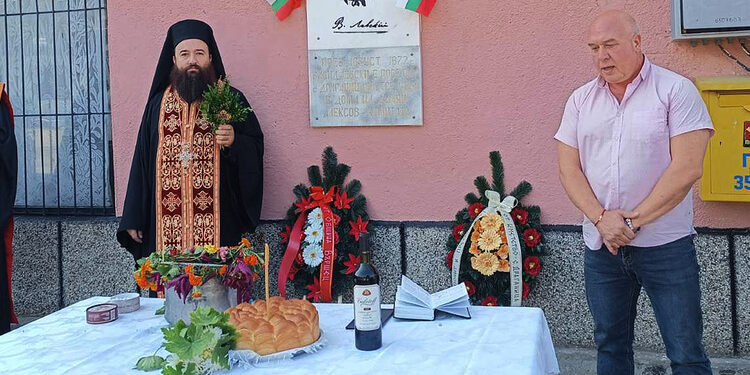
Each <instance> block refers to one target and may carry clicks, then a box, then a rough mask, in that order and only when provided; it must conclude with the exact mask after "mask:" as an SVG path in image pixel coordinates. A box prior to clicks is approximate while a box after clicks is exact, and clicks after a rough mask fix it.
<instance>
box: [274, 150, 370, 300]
mask: <svg viewBox="0 0 750 375" xmlns="http://www.w3.org/2000/svg"><path fill="white" fill-rule="evenodd" d="M322 166H323V173H322V175H321V170H320V167H318V166H317V165H312V166H310V167H309V168H307V176H308V179H309V180H310V186H309V187H308V186H307V185H304V184H300V185H297V186H295V187H294V189H293V190H292V191H293V193H294V195H295V197H296V202H295V203H294V204H292V206H291V207H289V210H288V211H287V214H286V227H285V228H284V230H283V231H282V232H281V237H282V244H287V243H288V242H289V236H290V235H291V231H292V227H293V226H294V223H295V222H296V221H297V219H298V216H299V215H301V214H302V213H303V212H305V211H306V212H311V210H306V209H305V207H306V206H307V205H308V204H309V202H310V201H311V200H312V199H313V198H312V192H311V189H314V188H322V190H323V191H324V192H329V193H331V192H332V195H333V197H334V199H333V201H332V202H331V203H330V204H329V207H330V208H331V210H332V211H333V214H334V223H335V228H336V229H335V235H334V240H335V241H334V242H335V255H334V258H335V259H334V263H333V283H332V286H331V295H332V296H333V298H334V299H335V298H336V297H337V296H341V295H343V294H344V292H345V291H346V290H348V289H349V288H351V285H352V276H353V274H354V271H355V270H356V268H357V266H359V262H360V257H359V239H360V234H361V233H368V232H367V226H368V224H369V220H370V217H369V216H368V214H367V199H366V198H365V196H364V195H362V194H360V191H361V190H362V183H360V182H359V180H356V179H355V180H351V181H349V182H348V183H346V184H345V182H346V178H347V176H348V175H349V172H350V171H351V167H349V166H348V165H346V164H343V163H339V162H338V156H337V155H336V153H335V152H334V151H333V148H332V147H330V146H329V147H326V149H325V150H324V151H323V162H322ZM308 237H309V236H305V235H304V234H303V237H302V241H300V243H301V245H300V249H299V251H298V253H297V257H296V259H295V262H294V265H293V266H292V269H291V272H290V273H289V277H288V281H291V282H293V283H294V285H295V286H296V287H297V289H298V290H299V289H301V290H306V291H307V295H306V298H307V299H308V300H311V301H316V302H317V301H319V300H320V298H321V294H320V282H319V275H320V265H316V266H311V265H309V264H308V263H307V259H306V258H305V256H304V252H305V249H306V244H307V239H308Z"/></svg>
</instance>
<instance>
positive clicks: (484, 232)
mask: <svg viewBox="0 0 750 375" xmlns="http://www.w3.org/2000/svg"><path fill="white" fill-rule="evenodd" d="M490 164H491V166H492V183H491V184H490V182H489V181H488V180H487V178H485V177H484V176H479V177H477V178H476V179H475V180H474V185H475V186H476V188H477V190H478V192H479V195H477V194H475V193H469V194H467V195H466V196H465V197H464V199H465V201H466V203H467V207H466V208H464V209H462V210H461V211H459V212H458V213H457V214H456V218H455V221H454V222H453V227H452V232H451V234H450V236H449V238H448V241H447V242H446V247H447V249H448V254H447V256H446V259H445V260H446V264H447V266H448V268H449V269H451V270H452V269H453V268H454V266H456V269H455V272H457V276H458V278H457V279H458V282H463V283H465V285H466V288H467V292H468V294H469V298H470V299H471V302H472V303H473V304H476V305H478V304H481V305H487V306H497V305H503V306H508V305H510V304H511V298H512V297H511V273H512V270H511V263H512V258H511V257H512V254H511V252H512V251H511V249H512V248H513V247H514V245H515V247H517V250H516V251H517V256H518V258H517V259H518V262H517V265H516V267H518V274H519V275H520V279H521V280H519V292H520V293H519V294H520V298H522V299H524V300H525V299H527V298H528V296H529V292H530V290H532V288H533V286H534V284H535V283H536V278H537V276H539V272H540V270H541V261H540V258H539V255H541V254H543V253H544V251H545V249H546V246H545V244H544V241H543V234H542V229H541V222H540V213H541V211H540V208H539V207H538V206H525V205H523V204H522V203H520V202H521V200H522V199H523V198H524V197H526V195H528V194H529V193H530V192H531V184H529V183H528V182H526V181H523V182H521V183H520V184H519V185H518V186H517V187H516V188H515V189H513V191H511V192H510V193H509V194H507V195H506V192H505V182H504V167H503V163H502V160H501V157H500V153H499V152H497V151H493V152H491V153H490ZM488 192H489V193H488ZM488 196H495V197H499V198H500V200H503V203H505V202H514V203H517V204H516V205H515V206H514V207H507V205H505V206H503V205H500V206H501V207H504V209H506V210H507V214H508V215H506V216H505V217H506V218H508V220H506V219H504V218H503V215H501V214H500V211H498V210H496V209H495V207H488V206H492V202H490V199H489V198H488ZM508 197H511V198H510V199H509V198H508ZM509 226H513V227H512V228H510V227H509ZM461 244H463V247H461V246H460V245H461ZM457 252H460V257H458V258H456V257H455V256H454V254H456V253H457ZM455 259H459V260H460V264H455V265H454V261H455ZM454 277H455V276H454ZM519 301H520V299H519Z"/></svg>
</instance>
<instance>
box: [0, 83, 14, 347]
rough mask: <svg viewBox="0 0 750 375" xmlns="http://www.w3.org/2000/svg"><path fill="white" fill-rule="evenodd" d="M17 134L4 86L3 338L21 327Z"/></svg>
mask: <svg viewBox="0 0 750 375" xmlns="http://www.w3.org/2000/svg"><path fill="white" fill-rule="evenodd" d="M17 151H18V150H17V148H16V135H15V133H14V131H13V107H11V106H10V100H9V99H8V94H7V93H6V92H5V84H3V83H2V82H0V335H2V334H4V333H6V332H8V331H10V323H18V318H17V317H16V314H15V312H14V309H13V296H12V294H11V287H10V279H11V270H12V268H13V203H14V202H15V201H16V178H17V177H18V154H17Z"/></svg>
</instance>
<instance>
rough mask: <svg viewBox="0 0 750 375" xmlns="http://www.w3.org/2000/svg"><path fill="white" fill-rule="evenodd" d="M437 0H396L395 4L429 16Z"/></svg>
mask: <svg viewBox="0 0 750 375" xmlns="http://www.w3.org/2000/svg"><path fill="white" fill-rule="evenodd" d="M436 1H437V0H396V6H397V7H399V8H404V9H408V10H412V11H415V12H417V13H419V14H423V15H425V16H429V15H430V12H432V7H434V6H435V2H436Z"/></svg>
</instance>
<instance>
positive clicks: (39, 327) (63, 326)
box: [0, 297, 559, 375]
mask: <svg viewBox="0 0 750 375" xmlns="http://www.w3.org/2000/svg"><path fill="white" fill-rule="evenodd" d="M107 300H108V297H92V298H89V299H87V300H84V301H80V302H78V303H76V304H73V305H71V306H68V307H66V308H64V309H62V310H60V311H57V312H55V313H53V314H50V315H48V316H46V317H44V318H41V319H39V320H37V321H34V322H32V323H29V324H27V325H25V326H23V327H21V328H18V329H16V330H14V331H12V332H10V333H8V334H5V335H3V336H0V374H14V375H22V374H30V375H39V374H43V375H54V374H75V375H88V374H91V375H94V374H95V375H101V374H107V375H110V374H139V375H143V374H159V372H149V373H145V372H141V371H137V370H134V369H133V367H134V365H135V363H136V361H137V360H138V358H140V357H142V356H146V355H151V354H153V353H154V351H155V350H156V349H157V348H159V346H160V345H161V343H162V333H161V331H160V329H161V328H163V327H167V326H168V325H167V322H166V321H165V320H164V317H163V316H157V315H154V312H155V311H156V309H158V308H159V307H161V306H162V305H163V303H164V300H162V299H156V298H142V299H141V309H140V310H138V311H136V312H133V313H129V314H121V315H120V317H119V319H118V320H116V321H114V322H112V323H106V324H100V325H91V324H87V323H86V319H85V310H86V308H87V307H89V306H91V305H93V304H96V303H102V302H106V301H107ZM316 307H317V309H318V311H319V313H320V327H321V329H322V330H323V331H324V332H325V338H326V340H327V344H326V346H325V347H324V348H323V349H322V350H321V351H320V352H317V353H313V354H305V355H302V356H299V357H296V358H295V359H293V360H288V361H285V362H279V363H275V364H273V366H269V365H263V367H260V368H255V369H252V370H243V369H234V370H232V371H230V372H224V373H225V374H243V373H253V374H284V375H292V374H316V375H317V374H347V375H350V374H401V375H406V374H409V375H411V374H429V375H436V374H451V375H452V374H508V375H547V374H557V373H559V368H558V364H557V358H556V357H555V351H554V347H553V345H552V339H551V337H550V333H549V328H548V326H547V320H546V319H545V317H544V313H543V312H542V310H541V309H538V308H528V307H517V308H512V307H482V306H472V307H471V315H472V318H471V319H463V318H459V317H453V316H447V315H438V318H437V319H436V320H434V321H406V320H396V319H391V320H390V321H388V323H387V324H386V325H385V326H384V327H383V347H382V348H381V349H379V350H376V351H372V352H362V351H358V350H357V349H356V348H355V347H354V332H353V331H351V330H346V329H345V328H344V327H345V326H346V324H348V323H349V321H351V319H352V316H353V308H352V305H351V304H316ZM167 354H168V353H167V352H166V351H164V350H163V349H162V350H161V351H160V352H159V355H161V356H166V355H167Z"/></svg>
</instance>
